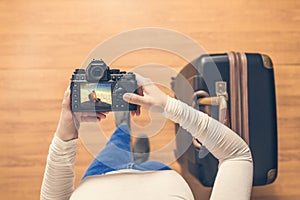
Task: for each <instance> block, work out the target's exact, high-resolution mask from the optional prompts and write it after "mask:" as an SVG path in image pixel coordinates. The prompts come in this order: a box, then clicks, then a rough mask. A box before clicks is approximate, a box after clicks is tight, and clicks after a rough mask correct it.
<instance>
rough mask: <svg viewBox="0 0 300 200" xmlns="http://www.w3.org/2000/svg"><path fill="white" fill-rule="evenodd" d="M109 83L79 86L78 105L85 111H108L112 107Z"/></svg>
mask: <svg viewBox="0 0 300 200" xmlns="http://www.w3.org/2000/svg"><path fill="white" fill-rule="evenodd" d="M111 87H112V86H111V84H110V83H82V84H80V103H81V108H83V109H85V110H94V109H96V110H109V109H111V105H112V93H111Z"/></svg>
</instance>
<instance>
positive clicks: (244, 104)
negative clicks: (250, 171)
mask: <svg viewBox="0 0 300 200" xmlns="http://www.w3.org/2000/svg"><path fill="white" fill-rule="evenodd" d="M237 56H238V57H239V60H240V69H241V73H240V75H241V77H240V78H241V97H242V98H241V114H242V115H241V124H242V138H243V139H244V140H245V142H246V143H247V144H248V145H249V144H250V141H249V119H248V116H249V115H248V113H249V112H248V64H247V57H246V54H245V53H242V52H239V53H237Z"/></svg>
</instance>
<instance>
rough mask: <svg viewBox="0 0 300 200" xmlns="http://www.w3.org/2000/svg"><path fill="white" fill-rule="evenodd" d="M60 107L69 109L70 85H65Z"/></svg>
mask: <svg viewBox="0 0 300 200" xmlns="http://www.w3.org/2000/svg"><path fill="white" fill-rule="evenodd" d="M62 107H63V108H67V109H70V87H67V89H66V90H65V93H64V99H63V102H62Z"/></svg>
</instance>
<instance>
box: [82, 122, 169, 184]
mask: <svg viewBox="0 0 300 200" xmlns="http://www.w3.org/2000/svg"><path fill="white" fill-rule="evenodd" d="M130 139H131V135H130V131H129V129H128V127H127V126H126V125H120V126H119V127H118V128H117V129H116V130H115V132H114V133H113V135H112V136H111V138H110V140H109V141H108V142H107V144H106V146H105V147H104V149H103V150H102V151H100V152H99V154H98V155H97V156H96V158H95V159H94V160H93V162H92V163H91V164H90V166H89V167H88V169H87V171H86V172H85V174H84V175H83V177H82V180H83V179H85V178H86V177H88V176H94V175H101V174H106V173H108V172H112V171H117V170H122V169H135V170H141V171H153V170H171V168H170V167H168V166H167V165H165V164H163V163H160V162H157V161H147V162H144V163H135V162H134V161H133V154H132V152H131V148H130Z"/></svg>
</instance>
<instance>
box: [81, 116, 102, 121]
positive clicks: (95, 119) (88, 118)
mask: <svg viewBox="0 0 300 200" xmlns="http://www.w3.org/2000/svg"><path fill="white" fill-rule="evenodd" d="M99 120H101V119H99V118H98V117H83V116H81V122H98V121H99Z"/></svg>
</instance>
